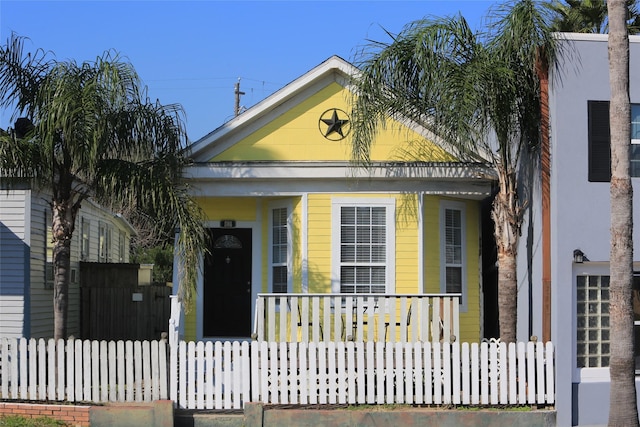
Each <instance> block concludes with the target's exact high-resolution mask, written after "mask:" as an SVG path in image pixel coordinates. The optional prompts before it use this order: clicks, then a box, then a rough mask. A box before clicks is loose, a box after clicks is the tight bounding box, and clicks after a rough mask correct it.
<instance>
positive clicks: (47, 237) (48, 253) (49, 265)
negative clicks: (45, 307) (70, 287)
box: [44, 209, 54, 289]
mask: <svg viewBox="0 0 640 427" xmlns="http://www.w3.org/2000/svg"><path fill="white" fill-rule="evenodd" d="M52 222H53V220H52V214H50V213H48V211H47V210H46V209H45V211H44V229H45V233H44V248H45V249H44V256H45V258H44V287H45V289H53V282H54V269H53V265H54V264H53V230H52V228H51V227H52Z"/></svg>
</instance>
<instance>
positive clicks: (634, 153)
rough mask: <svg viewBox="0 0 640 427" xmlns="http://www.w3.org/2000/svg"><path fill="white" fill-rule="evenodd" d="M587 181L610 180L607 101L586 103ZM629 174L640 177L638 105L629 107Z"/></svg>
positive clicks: (639, 117) (639, 113)
mask: <svg viewBox="0 0 640 427" xmlns="http://www.w3.org/2000/svg"><path fill="white" fill-rule="evenodd" d="M587 105H588V127H589V160H588V162H589V181H591V182H609V180H610V179H611V143H610V138H611V136H610V129H609V101H588V103H587ZM631 143H632V144H631V149H630V152H629V159H630V174H631V176H632V177H640V104H632V105H631Z"/></svg>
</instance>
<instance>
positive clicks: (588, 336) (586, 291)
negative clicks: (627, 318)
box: [576, 272, 640, 373]
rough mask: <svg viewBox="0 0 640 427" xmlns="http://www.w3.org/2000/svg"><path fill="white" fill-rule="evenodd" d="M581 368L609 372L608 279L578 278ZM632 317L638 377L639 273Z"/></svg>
mask: <svg viewBox="0 0 640 427" xmlns="http://www.w3.org/2000/svg"><path fill="white" fill-rule="evenodd" d="M576 285H577V289H576V292H577V294H576V301H577V310H576V313H577V331H576V334H577V335H576V356H577V367H578V368H607V367H609V358H610V356H611V339H610V333H611V331H610V317H609V276H605V275H602V276H598V275H581V276H577V278H576ZM633 313H634V340H635V358H636V373H640V273H638V272H636V273H634V276H633Z"/></svg>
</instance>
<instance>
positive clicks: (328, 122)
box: [318, 108, 351, 141]
mask: <svg viewBox="0 0 640 427" xmlns="http://www.w3.org/2000/svg"><path fill="white" fill-rule="evenodd" d="M341 117H342V118H341ZM348 117H349V116H348V115H347V113H345V112H344V111H342V110H340V109H338V108H331V109H329V110H327V111H325V112H324V113H322V115H321V116H320V121H319V122H318V126H319V128H320V132H321V133H322V135H323V136H324V137H325V138H327V139H329V140H331V141H339V140H341V139H343V138H344V137H345V136H347V135H348V134H349V130H351V125H350V123H349V119H348Z"/></svg>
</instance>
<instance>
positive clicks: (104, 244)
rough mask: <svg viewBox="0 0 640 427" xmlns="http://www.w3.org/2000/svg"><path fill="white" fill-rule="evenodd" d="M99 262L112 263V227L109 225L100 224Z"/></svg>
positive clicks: (101, 222)
mask: <svg viewBox="0 0 640 427" xmlns="http://www.w3.org/2000/svg"><path fill="white" fill-rule="evenodd" d="M98 260H99V261H100V262H111V227H110V226H109V224H108V223H106V222H103V221H100V222H99V223H98Z"/></svg>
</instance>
